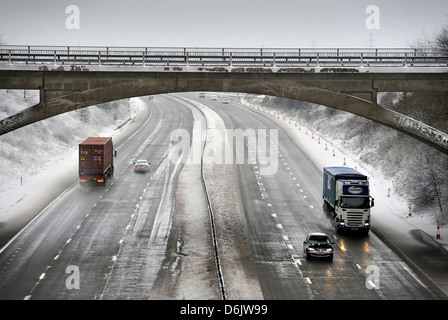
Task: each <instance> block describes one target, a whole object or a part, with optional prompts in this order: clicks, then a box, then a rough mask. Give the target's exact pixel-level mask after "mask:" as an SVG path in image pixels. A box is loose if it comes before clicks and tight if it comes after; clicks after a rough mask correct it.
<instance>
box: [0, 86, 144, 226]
mask: <svg viewBox="0 0 448 320" xmlns="http://www.w3.org/2000/svg"><path fill="white" fill-rule="evenodd" d="M38 100H39V92H37V91H23V90H0V119H3V118H6V117H8V116H10V115H12V114H15V113H17V112H19V111H20V110H23V109H25V108H27V107H30V106H32V105H35V104H37V103H38ZM142 107H143V104H142V103H139V102H138V101H137V100H136V99H132V100H120V101H114V102H110V103H104V104H101V105H95V106H91V107H87V108H84V109H81V110H77V111H73V112H69V113H65V114H62V115H59V116H56V117H53V118H49V119H46V120H45V121H40V122H37V123H34V124H31V125H29V126H26V127H23V128H20V129H18V130H15V131H13V132H10V133H7V134H5V135H3V136H0V150H1V152H0V177H1V179H0V221H4V220H5V219H7V218H8V216H9V213H10V212H11V208H12V207H13V206H15V204H17V203H19V202H21V201H22V199H24V198H26V197H28V196H30V195H32V194H33V193H35V191H36V190H39V189H40V188H42V186H43V183H44V182H46V181H48V180H49V179H55V177H57V176H58V175H60V176H62V175H69V174H72V173H74V171H75V169H76V166H77V150H78V149H77V148H78V144H79V143H80V142H82V141H83V140H85V139H86V137H88V136H114V135H115V134H117V133H118V132H119V131H120V130H114V129H116V128H118V127H120V126H121V124H124V123H126V122H127V121H128V120H129V119H130V118H133V117H134V116H135V115H136V114H137V113H138V112H140V110H141V108H142ZM29 218H31V217H29Z"/></svg>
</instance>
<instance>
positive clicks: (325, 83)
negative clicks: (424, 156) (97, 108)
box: [0, 71, 448, 154]
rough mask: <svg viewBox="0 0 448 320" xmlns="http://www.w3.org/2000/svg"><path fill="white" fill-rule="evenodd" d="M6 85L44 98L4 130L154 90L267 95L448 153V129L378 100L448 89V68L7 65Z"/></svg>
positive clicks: (1, 130)
mask: <svg viewBox="0 0 448 320" xmlns="http://www.w3.org/2000/svg"><path fill="white" fill-rule="evenodd" d="M0 88H3V89H31V90H40V103H38V104H37V105H35V106H32V107H30V108H28V109H25V110H23V111H22V112H20V113H18V114H16V115H13V116H11V117H9V118H6V119H3V120H1V121H0V135H2V134H5V133H8V132H10V131H13V130H15V129H18V128H21V127H23V126H26V125H29V124H31V123H34V122H37V121H41V120H44V119H47V118H50V117H53V116H56V115H59V114H62V113H65V112H69V111H73V110H77V109H80V108H84V107H88V106H91V105H95V104H99V103H104V102H109V101H114V100H119V99H124V98H128V97H136V96H145V95H153V94H163V93H174V92H188V91H215V92H241V93H250V94H263V95H270V96H277V97H282V98H289V99H296V100H302V101H307V102H311V103H315V104H320V105H324V106H327V107H331V108H335V109H338V110H342V111H346V112H350V113H353V114H356V115H359V116H362V117H364V118H367V119H370V120H372V121H376V122H378V123H381V124H383V125H386V126H388V127H391V128H394V129H396V130H398V131H401V132H404V133H406V134H408V135H410V136H412V137H414V138H417V139H419V140H421V141H423V142H425V143H426V144H428V145H430V146H432V147H434V148H436V149H437V150H439V151H441V152H443V153H445V154H448V134H447V133H445V132H442V131H440V130H437V129H435V128H433V127H431V126H429V125H426V124H423V123H421V122H418V121H416V120H414V119H411V118H409V117H406V116H404V115H402V114H400V113H396V112H394V111H392V110H389V109H386V108H383V107H381V106H379V105H378V104H377V100H376V96H377V93H378V92H415V91H448V74H446V73H440V74H438V73H435V74H420V73H410V74H407V73H402V74H390V73H376V74H375V73H370V74H369V73H327V74H325V73H268V72H257V73H253V72H113V71H111V72H101V71H98V72H97V71H95V72H89V71H19V72H17V71H16V72H15V71H0Z"/></svg>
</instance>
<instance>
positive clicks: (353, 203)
mask: <svg viewBox="0 0 448 320" xmlns="http://www.w3.org/2000/svg"><path fill="white" fill-rule="evenodd" d="M340 206H341V208H356V209H368V208H370V202H369V197H341V203H340Z"/></svg>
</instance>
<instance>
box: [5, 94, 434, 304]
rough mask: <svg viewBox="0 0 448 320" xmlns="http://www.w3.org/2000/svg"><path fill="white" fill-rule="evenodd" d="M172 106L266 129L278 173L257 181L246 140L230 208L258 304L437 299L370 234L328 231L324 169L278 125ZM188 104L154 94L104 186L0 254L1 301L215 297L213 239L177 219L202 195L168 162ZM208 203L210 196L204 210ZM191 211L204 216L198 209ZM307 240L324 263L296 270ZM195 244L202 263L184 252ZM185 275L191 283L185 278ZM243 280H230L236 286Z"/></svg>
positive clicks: (303, 263) (47, 213)
mask: <svg viewBox="0 0 448 320" xmlns="http://www.w3.org/2000/svg"><path fill="white" fill-rule="evenodd" d="M181 96H182V97H186V98H188V99H190V100H194V101H196V103H201V104H204V105H206V106H207V107H208V108H209V110H212V111H214V113H215V114H217V115H218V116H219V117H220V118H221V119H222V121H223V122H224V124H225V126H226V128H229V129H242V130H243V131H245V130H255V132H260V131H258V129H266V130H267V131H266V132H268V133H269V135H270V137H262V136H258V138H260V137H262V139H266V141H267V142H268V143H267V148H268V149H270V152H269V159H270V160H271V163H269V165H274V166H275V169H276V170H275V172H268V174H263V170H266V168H267V164H266V163H260V150H259V149H257V147H256V146H255V145H253V141H248V144H246V145H245V156H246V157H245V160H246V161H245V163H244V164H233V165H232V166H231V167H232V168H233V172H234V187H235V190H236V194H237V195H238V199H237V200H238V203H237V204H236V206H237V207H238V208H239V210H240V216H241V219H242V221H243V223H244V230H245V237H246V239H244V241H242V242H244V243H247V244H248V245H249V246H250V250H251V257H248V256H247V255H241V257H242V258H241V259H245V261H244V263H243V265H244V266H246V267H247V269H245V272H246V273H247V277H248V278H250V281H253V280H254V277H255V279H256V280H257V282H258V283H259V288H260V290H261V293H260V296H261V297H262V298H264V299H281V300H289V299H299V300H308V299H320V300H328V299H344V300H345V299H350V300H353V299H406V300H414V299H422V300H424V299H431V300H432V299H438V298H439V297H438V296H437V294H436V293H435V292H434V291H433V290H431V288H429V287H428V286H427V285H425V284H424V282H423V281H422V280H421V279H420V278H419V276H418V275H417V274H415V273H414V272H413V271H412V270H411V269H410V268H409V267H408V266H407V265H406V263H405V262H404V261H403V260H401V259H400V258H399V257H398V256H397V255H396V254H395V253H394V252H393V251H392V250H391V249H390V248H389V247H388V246H387V245H386V244H385V243H384V242H383V241H381V240H380V239H379V238H378V237H377V236H376V235H375V234H374V233H373V232H370V234H369V235H368V236H360V235H354V234H338V233H336V232H335V230H334V228H333V227H332V217H331V215H330V214H329V213H328V212H326V211H325V210H324V208H323V206H322V196H321V184H322V172H321V168H317V167H316V166H315V165H314V164H313V163H312V162H311V161H310V160H309V159H308V158H307V157H306V155H305V154H304V153H303V152H302V151H301V150H300V149H299V148H298V147H297V146H296V145H295V144H294V143H293V142H292V141H291V139H290V138H289V137H288V136H287V134H286V133H285V132H284V131H283V130H282V128H281V127H279V126H278V125H277V124H275V123H274V122H272V121H271V120H269V119H267V118H265V117H263V116H261V115H259V114H258V113H256V112H254V111H252V110H249V109H247V108H243V107H241V105H239V104H237V103H234V102H231V103H229V104H223V103H222V100H221V99H218V100H214V101H212V100H210V98H209V97H207V98H206V99H200V98H198V95H197V93H185V94H182V95H181ZM188 101H189V100H185V102H184V103H180V102H179V101H178V99H175V98H174V97H170V96H156V97H155V98H154V102H153V103H151V116H150V118H149V120H148V121H147V123H146V124H145V125H144V126H143V127H142V129H141V130H140V131H138V132H137V133H136V134H135V135H134V136H132V137H131V138H130V139H129V140H127V141H126V142H125V143H123V144H121V145H120V146H119V149H118V157H117V158H116V160H115V161H116V163H115V166H116V167H115V175H114V177H113V179H112V180H110V181H108V183H107V185H106V186H105V187H97V186H95V187H87V188H85V187H82V186H79V185H78V183H74V184H73V185H72V186H71V187H70V188H69V189H67V190H66V191H65V192H64V193H63V194H62V195H61V196H60V197H58V198H57V199H56V200H55V201H54V202H53V203H52V204H51V205H50V206H49V207H47V208H46V209H45V210H44V211H42V212H41V213H40V214H39V216H38V217H37V218H36V219H34V220H33V221H32V222H31V223H30V224H29V225H28V226H27V227H26V228H25V229H23V231H22V232H20V233H19V234H18V235H17V236H16V237H15V238H14V240H13V241H11V242H10V243H9V244H8V246H7V247H5V248H4V249H3V250H2V251H1V253H0V299H104V300H107V299H148V298H156V299H163V298H167V299H173V298H174V299H192V298H199V299H219V298H220V297H219V292H218V291H219V290H218V288H217V280H216V270H215V268H216V267H215V266H214V265H213V263H212V260H213V258H212V254H211V251H212V250H211V247H212V245H211V241H210V243H206V242H207V241H209V239H210V238H209V234H210V231H209V230H207V228H209V224H208V220H207V219H206V218H201V219H200V221H202V222H201V223H200V224H201V228H200V230H201V231H195V233H193V232H189V231H188V230H190V229H188V226H191V224H192V222H188V221H186V220H188V219H189V217H188V216H187V217H186V216H182V212H183V208H182V205H185V206H187V205H188V204H186V202H188V201H191V200H192V199H191V198H192V197H200V193H201V188H198V183H197V181H196V180H191V181H196V183H194V184H192V185H191V186H188V182H187V183H186V184H185V180H182V183H183V184H179V186H181V185H182V186H183V187H185V186H186V187H187V188H191V190H189V191H191V192H192V196H191V197H190V199H189V198H188V195H186V194H183V198H182V199H179V198H178V196H179V191H180V190H179V189H180V188H179V186H178V179H179V176H180V174H181V172H182V169H183V168H184V167H185V168H187V167H188V166H183V164H182V163H180V162H173V161H170V151H172V147H173V145H174V142H173V141H171V138H170V137H171V134H172V132H173V131H174V130H175V129H179V128H182V129H185V130H187V131H188V132H190V133H192V132H193V127H194V123H195V121H198V120H197V118H196V117H199V116H197V115H196V116H195V115H194V112H193V109H194V107H193V105H192V104H189V103H188ZM187 105H190V107H188V106H187ZM195 119H196V120H195ZM261 132H263V131H261ZM276 134H277V135H278V139H277V138H276V136H275V135H276ZM251 142H252V143H251ZM252 157H253V158H252ZM139 158H146V159H148V160H149V161H150V162H152V164H153V166H152V169H151V172H150V173H148V174H136V173H134V172H133V171H132V162H133V161H134V160H136V159H139ZM249 159H254V160H255V163H253V164H252V163H251V162H250V161H249ZM271 169H272V167H271ZM265 173H266V172H265ZM205 178H206V179H207V177H205ZM216 199H219V197H216V198H215V199H214V198H211V201H212V204H213V201H219V200H216ZM193 200H194V199H193ZM190 205H191V204H190ZM215 205H217V206H219V203H215ZM197 208H198V211H201V212H203V211H204V210H205V209H204V206H203V201H202V200H201V201H199V200H198V203H197ZM185 210H186V209H185ZM190 210H191V209H190ZM218 213H219V210H218ZM204 217H205V216H204ZM217 218H218V219H219V218H221V217H219V216H218V217H217ZM194 223H197V222H194ZM218 227H219V225H218ZM312 231H322V232H325V233H327V234H328V235H329V236H330V237H332V238H333V239H334V241H335V256H334V260H333V261H332V262H329V261H317V260H312V261H307V260H305V258H304V254H303V251H302V242H303V240H304V239H305V237H306V234H307V233H308V232H312ZM223 234H225V233H223ZM221 236H222V235H221ZM199 238H200V239H202V240H201V241H202V243H201V245H200V246H199V247H200V249H201V250H202V251H204V252H203V255H201V254H200V253H199V252H196V253H195V252H194V249H193V248H192V246H191V243H192V242H194V241H197V240H198V239H199ZM218 240H219V239H218ZM218 244H219V242H218ZM186 248H189V250H191V251H188V250H186ZM226 249H227V250H229V248H226ZM230 249H231V248H230ZM241 250H242V249H241V248H240V247H238V248H234V251H241ZM193 260H197V261H196V262H195V263H201V264H202V268H199V270H203V271H201V272H196V273H194V272H193V271H192V269H194V268H191V267H190V266H189V264H191V263H194V262H193ZM246 260H247V261H246ZM238 262H240V261H235V263H238ZM252 265H253V266H254V270H255V271H254V270H252V269H251V266H252ZM225 268H226V267H225ZM225 268H224V270H223V274H224V281H225V282H227V283H228V284H229V286H230V288H232V286H231V283H232V279H231V277H232V273H230V272H226V269H225ZM372 270H373V273H371V272H372ZM77 272H79V273H77ZM192 274H194V277H195V278H193V279H190V277H191V276H192ZM254 274H255V276H254ZM77 277H78V278H79V282H77V280H78V278H77ZM226 277H227V278H226ZM187 278H188V279H187ZM245 281H246V279H238V282H239V283H240V285H241V286H242V287H244V286H245V283H246V282H245ZM248 281H249V280H248ZM78 284H79V287H80V288H79V289H77V288H76V285H78ZM187 287H188V288H187ZM205 287H207V288H205ZM211 287H212V289H210V288H211ZM198 292H203V293H202V295H200V294H199V295H198ZM233 292H236V290H233ZM229 294H232V292H230V293H229ZM253 296H254V297H255V298H258V297H259V295H258V294H257V293H254V295H253ZM231 297H232V298H234V299H238V298H244V299H247V298H250V295H249V296H248V295H244V296H238V294H236V295H233V296H231Z"/></svg>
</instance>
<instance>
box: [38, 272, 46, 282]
mask: <svg viewBox="0 0 448 320" xmlns="http://www.w3.org/2000/svg"><path fill="white" fill-rule="evenodd" d="M43 279H45V272H44V273H42V274H41V275H40V277H39V280H43Z"/></svg>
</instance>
